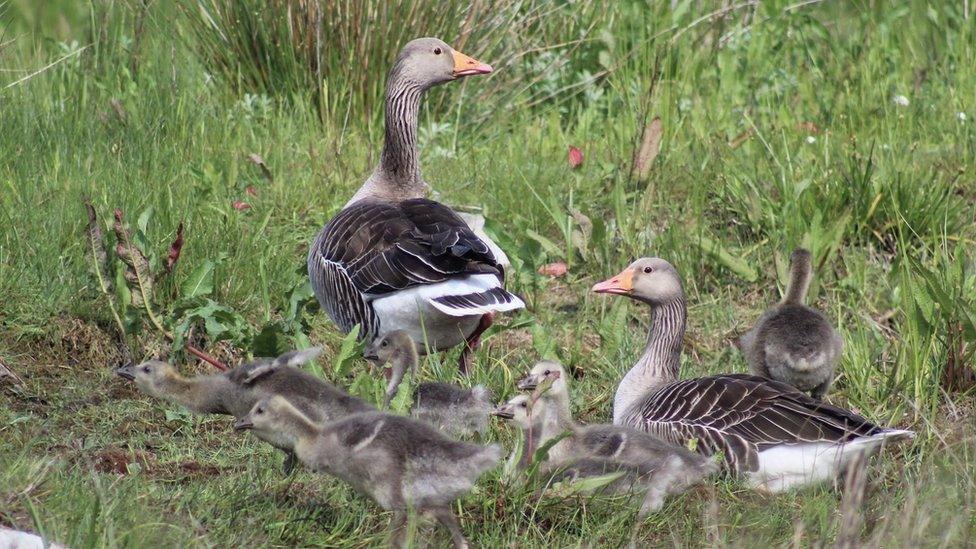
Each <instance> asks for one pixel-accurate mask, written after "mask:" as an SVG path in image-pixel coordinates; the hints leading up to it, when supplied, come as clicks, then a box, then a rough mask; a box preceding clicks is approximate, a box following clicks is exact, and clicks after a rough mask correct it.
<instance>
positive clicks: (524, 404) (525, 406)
mask: <svg viewBox="0 0 976 549" xmlns="http://www.w3.org/2000/svg"><path fill="white" fill-rule="evenodd" d="M519 406H521V407H523V408H527V407H528V405H527V404H526V403H524V402H523V403H522V404H519Z"/></svg>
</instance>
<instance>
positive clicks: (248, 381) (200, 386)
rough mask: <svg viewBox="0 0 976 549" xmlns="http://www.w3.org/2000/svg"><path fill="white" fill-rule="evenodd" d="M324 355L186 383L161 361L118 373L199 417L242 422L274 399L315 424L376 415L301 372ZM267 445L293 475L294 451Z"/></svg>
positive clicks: (298, 355)
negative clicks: (220, 416)
mask: <svg viewBox="0 0 976 549" xmlns="http://www.w3.org/2000/svg"><path fill="white" fill-rule="evenodd" d="M321 351H322V348H321V347H313V348H311V349H304V350H301V351H292V352H289V353H285V354H283V355H281V356H279V357H277V358H274V359H268V358H259V359H256V360H253V361H251V362H248V363H246V364H242V365H241V366H238V367H237V368H234V369H233V370H230V371H227V372H221V373H218V374H207V375H199V376H194V377H184V376H182V375H180V373H179V372H178V371H177V370H176V368H174V367H173V366H172V365H170V364H169V363H166V362H162V361H159V360H150V361H148V362H144V363H142V364H137V365H128V366H123V367H121V368H119V369H118V370H116V373H117V374H118V375H119V376H121V377H124V378H125V379H128V380H130V381H133V382H134V383H135V385H136V387H138V388H139V390H141V391H142V392H144V393H146V394H148V395H150V396H153V397H156V398H160V399H163V400H166V401H169V402H172V403H174V404H178V405H180V406H183V407H184V408H187V409H188V410H190V411H191V412H194V413H197V414H224V415H231V416H234V417H235V418H241V417H243V416H245V415H246V414H247V413H248V412H250V411H251V408H252V407H253V406H254V404H255V403H257V401H259V400H261V399H262V398H264V397H266V396H269V395H282V396H284V397H286V398H288V399H289V400H291V401H292V402H293V403H294V404H295V406H297V407H298V408H299V409H300V410H301V411H302V413H304V414H305V415H307V416H309V417H311V418H312V419H313V420H315V421H329V420H333V419H337V418H340V417H343V416H347V415H349V414H353V413H357V412H368V411H372V410H375V408H374V407H373V406H371V405H370V404H368V403H367V402H366V401H364V400H361V399H359V398H356V397H354V396H350V395H348V394H346V393H345V392H344V391H342V390H340V389H338V388H336V387H335V386H333V385H332V384H330V383H328V382H326V381H325V380H322V379H320V378H318V377H316V376H314V375H312V374H309V373H307V372H304V371H302V370H300V369H298V368H297V366H299V365H301V364H305V363H306V362H309V361H311V360H312V359H314V358H315V357H316V356H317V355H318V354H319V353H320V352H321ZM265 442H267V443H269V444H271V445H272V446H275V447H276V448H279V449H281V450H283V451H284V452H285V454H286V458H285V464H284V469H285V472H286V473H288V472H290V471H291V469H292V468H293V467H294V465H295V460H294V455H292V454H291V450H290V445H289V444H287V443H285V442H283V441H281V440H265Z"/></svg>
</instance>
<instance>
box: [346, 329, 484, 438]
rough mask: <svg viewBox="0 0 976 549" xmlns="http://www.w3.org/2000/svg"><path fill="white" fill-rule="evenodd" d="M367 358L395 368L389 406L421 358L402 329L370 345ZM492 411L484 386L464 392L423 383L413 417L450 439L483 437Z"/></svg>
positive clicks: (416, 394)
mask: <svg viewBox="0 0 976 549" xmlns="http://www.w3.org/2000/svg"><path fill="white" fill-rule="evenodd" d="M364 355H365V356H366V358H369V359H372V360H377V361H379V362H380V363H382V364H389V365H390V367H391V369H392V375H391V377H390V381H389V383H388V384H387V387H386V402H385V404H386V406H389V404H390V401H391V400H393V397H394V396H396V394H397V389H398V388H399V386H400V383H401V382H403V378H404V376H405V375H406V373H407V372H408V371H409V372H416V370H417V364H418V362H419V357H418V354H417V347H416V345H415V344H414V342H413V338H411V337H410V335H409V334H408V333H407V332H405V331H403V330H396V331H393V332H390V333H389V334H387V335H385V336H384V337H382V338H379V339H377V340H375V341H374V342H373V343H371V344H370V345H369V346H368V347H367V348H366V351H365V352H364ZM492 408H493V404H492V402H491V395H490V394H489V393H488V390H487V389H486V388H485V387H484V386H483V385H476V386H474V387H472V388H471V389H462V388H461V387H458V386H457V385H453V384H450V383H443V382H433V383H421V384H419V385H417V386H416V388H415V389H414V392H413V404H412V405H411V407H410V415H411V416H413V417H415V418H417V419H419V420H421V421H425V422H427V423H429V424H430V425H433V426H434V427H437V428H438V429H440V430H441V431H444V432H445V433H447V434H449V435H451V436H459V437H460V436H468V435H470V434H472V433H479V434H482V435H483V434H484V433H485V432H486V431H487V429H488V413H489V412H490V411H491V409H492Z"/></svg>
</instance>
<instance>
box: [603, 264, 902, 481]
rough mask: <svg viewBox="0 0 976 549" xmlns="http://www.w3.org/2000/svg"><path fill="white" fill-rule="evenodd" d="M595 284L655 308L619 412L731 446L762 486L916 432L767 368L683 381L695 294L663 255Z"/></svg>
mask: <svg viewBox="0 0 976 549" xmlns="http://www.w3.org/2000/svg"><path fill="white" fill-rule="evenodd" d="M593 291H595V292H598V293H606V294H614V295H624V296H627V297H630V298H631V299H635V300H638V301H642V302H644V303H647V304H648V305H650V306H651V310H652V316H651V328H650V332H649V334H648V338H647V346H646V347H645V349H644V353H643V355H642V356H641V358H640V359H639V360H638V361H637V364H635V365H634V367H633V368H632V369H631V370H630V371H629V372H628V373H627V375H625V376H624V378H623V380H621V382H620V385H619V386H618V387H617V393H616V396H615V397H614V401H613V422H614V423H616V424H618V425H632V426H634V427H636V428H638V429H641V430H644V431H648V432H650V433H654V434H656V435H658V436H660V437H662V438H664V439H665V440H668V441H670V442H673V443H675V444H681V445H685V444H689V443H691V442H692V441H696V442H695V444H696V449H697V450H698V451H699V452H701V453H703V454H706V455H712V454H715V453H718V452H722V455H723V457H724V459H725V466H726V467H727V469H728V470H729V471H730V472H732V473H734V474H738V475H741V476H743V477H744V478H745V480H746V482H747V483H748V484H749V485H750V486H752V487H755V488H758V489H761V490H765V491H769V492H777V491H781V490H786V489H789V488H792V487H796V486H801V485H804V484H809V483H812V482H817V481H821V480H826V479H832V478H835V477H836V476H837V475H838V474H839V473H840V472H842V471H843V470H844V469H845V468H846V467H847V466H848V465H849V464H851V463H852V462H853V461H854V460H856V459H858V458H860V457H862V456H865V455H868V454H870V453H873V452H874V451H877V450H878V449H880V447H881V446H882V444H883V443H884V442H886V441H895V440H899V439H905V438H911V437H913V436H914V433H913V432H911V431H906V430H901V429H887V428H883V427H879V426H878V425H875V424H874V423H871V422H870V421H868V420H867V419H865V418H863V417H861V416H859V415H857V414H855V413H853V412H850V411H848V410H844V409H841V408H838V407H836V406H830V405H828V404H825V403H822V402H819V401H817V400H815V399H813V398H811V397H810V396H808V395H806V394H804V393H801V392H799V391H797V390H796V389H794V388H793V387H791V386H789V385H787V384H785V383H780V382H778V381H772V380H768V379H765V378H761V377H757V376H751V375H743V374H728V375H716V376H707V377H701V378H697V379H687V380H683V381H679V380H678V371H679V366H680V356H681V345H682V338H683V337H684V332H685V318H686V313H687V311H686V307H685V294H684V290H683V289H682V285H681V278H680V276H679V275H678V272H677V271H676V270H675V268H674V267H673V266H672V265H671V264H670V263H668V262H667V261H665V260H663V259H660V258H643V259H638V260H637V261H635V262H634V263H632V264H631V265H630V266H629V267H627V268H626V269H624V270H623V271H622V272H621V273H620V274H618V275H617V276H615V277H613V278H610V279H608V280H605V281H603V282H600V283H598V284H596V285H595V286H593Z"/></svg>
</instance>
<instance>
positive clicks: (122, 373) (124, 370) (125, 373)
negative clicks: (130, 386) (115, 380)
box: [115, 364, 136, 381]
mask: <svg viewBox="0 0 976 549" xmlns="http://www.w3.org/2000/svg"><path fill="white" fill-rule="evenodd" d="M132 368H133V366H132V364H126V365H125V366H123V367H121V368H119V369H118V370H115V373H116V375H118V376H119V377H124V378H125V379H128V380H129V381H134V380H135V379H136V375H135V374H134V373H132Z"/></svg>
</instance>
